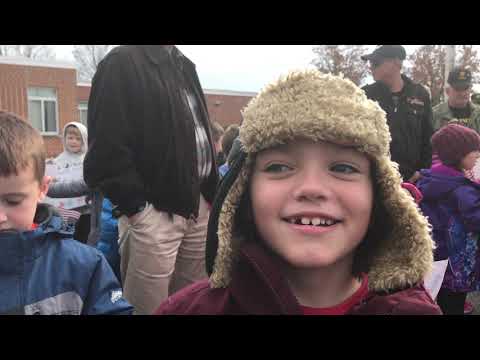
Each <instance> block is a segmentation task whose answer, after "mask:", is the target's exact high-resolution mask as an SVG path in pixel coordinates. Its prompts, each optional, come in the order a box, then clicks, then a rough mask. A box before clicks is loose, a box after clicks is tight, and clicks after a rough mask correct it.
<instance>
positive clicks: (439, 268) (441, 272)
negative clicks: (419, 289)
mask: <svg viewBox="0 0 480 360" xmlns="http://www.w3.org/2000/svg"><path fill="white" fill-rule="evenodd" d="M447 266H448V260H440V261H435V262H434V263H433V270H432V272H431V273H430V274H428V275H427V276H426V277H425V279H424V285H425V289H427V291H428V293H429V294H430V296H431V297H432V299H434V300H435V299H436V298H437V295H438V292H439V291H440V287H441V286H442V282H443V277H444V276H445V271H447Z"/></svg>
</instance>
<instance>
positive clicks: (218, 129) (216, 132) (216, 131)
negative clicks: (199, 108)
mask: <svg viewBox="0 0 480 360" xmlns="http://www.w3.org/2000/svg"><path fill="white" fill-rule="evenodd" d="M211 125H212V126H211V127H212V137H213V141H214V142H217V141H218V140H220V138H221V137H222V135H223V133H224V130H223V127H222V125H220V124H219V123H217V122H216V121H212V122H211Z"/></svg>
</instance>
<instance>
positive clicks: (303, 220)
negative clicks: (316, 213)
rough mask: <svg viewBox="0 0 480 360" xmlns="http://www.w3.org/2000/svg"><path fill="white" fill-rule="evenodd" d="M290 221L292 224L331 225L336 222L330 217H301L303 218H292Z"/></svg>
mask: <svg viewBox="0 0 480 360" xmlns="http://www.w3.org/2000/svg"><path fill="white" fill-rule="evenodd" d="M288 222H290V223H291V224H302V225H314V226H319V225H322V226H330V225H333V224H334V223H335V221H333V220H330V219H321V218H319V217H314V218H308V217H301V218H290V219H288Z"/></svg>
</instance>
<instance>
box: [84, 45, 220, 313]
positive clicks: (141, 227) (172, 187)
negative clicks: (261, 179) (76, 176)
mask: <svg viewBox="0 0 480 360" xmlns="http://www.w3.org/2000/svg"><path fill="white" fill-rule="evenodd" d="M88 132H89V150H88V153H87V156H86V158H85V161H84V176H85V180H86V182H87V184H88V185H89V186H90V188H92V189H99V190H101V191H102V192H103V193H104V194H105V195H106V196H107V197H108V198H109V199H111V201H112V203H113V204H114V205H116V208H115V212H116V213H117V215H118V216H119V222H118V226H119V236H120V253H121V258H122V260H121V275H122V282H123V285H124V290H125V297H126V298H128V299H129V300H130V302H131V303H132V304H133V305H134V307H135V310H136V312H137V313H139V314H149V313H151V312H153V310H154V309H155V308H156V307H157V306H158V305H159V304H160V303H161V302H162V301H163V300H164V299H165V298H167V297H168V296H169V295H170V294H172V293H173V292H175V291H177V290H179V289H181V288H182V287H184V286H186V285H188V284H189V283H190V282H194V281H196V280H198V279H200V278H202V277H205V276H206V272H205V257H204V252H205V238H206V229H207V222H208V215H209V209H208V203H211V201H212V200H213V196H214V194H215V190H216V185H217V182H218V172H217V166H216V164H215V153H214V149H213V141H212V136H211V130H210V125H209V119H208V112H207V105H206V102H205V98H204V94H203V90H202V88H201V86H200V82H199V79H198V76H197V73H196V70H195V65H194V64H193V63H192V62H191V61H190V60H189V59H188V58H186V57H185V56H184V55H183V54H182V53H181V52H180V51H179V50H178V49H177V48H176V47H175V46H173V45H126V46H119V47H117V48H115V49H113V50H112V51H111V52H110V53H109V54H108V55H107V56H106V57H105V58H104V59H103V61H102V62H101V63H100V65H99V67H98V70H97V72H96V74H95V77H94V78H93V81H92V90H91V94H90V99H89V106H88Z"/></svg>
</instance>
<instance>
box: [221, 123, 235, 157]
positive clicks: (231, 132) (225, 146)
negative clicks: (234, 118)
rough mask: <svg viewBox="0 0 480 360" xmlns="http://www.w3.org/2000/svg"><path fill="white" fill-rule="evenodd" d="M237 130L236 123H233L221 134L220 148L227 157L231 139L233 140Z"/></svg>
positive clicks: (231, 143)
mask: <svg viewBox="0 0 480 360" xmlns="http://www.w3.org/2000/svg"><path fill="white" fill-rule="evenodd" d="M238 131H239V130H238V125H235V124H233V125H230V126H229V127H228V128H227V130H225V133H224V134H223V138H222V150H223V153H224V154H225V156H226V157H228V154H229V153H230V150H231V148H232V145H233V140H235V138H236V137H237V136H238Z"/></svg>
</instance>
